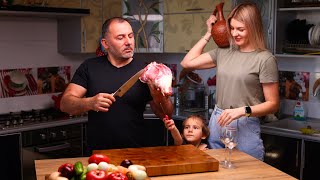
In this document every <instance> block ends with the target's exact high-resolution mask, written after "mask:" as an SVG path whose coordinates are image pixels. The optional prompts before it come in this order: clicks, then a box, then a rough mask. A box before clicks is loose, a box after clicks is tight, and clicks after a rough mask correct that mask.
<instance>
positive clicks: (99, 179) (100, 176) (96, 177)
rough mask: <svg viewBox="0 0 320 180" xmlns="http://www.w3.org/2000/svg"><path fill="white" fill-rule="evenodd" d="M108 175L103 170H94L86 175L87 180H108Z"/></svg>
mask: <svg viewBox="0 0 320 180" xmlns="http://www.w3.org/2000/svg"><path fill="white" fill-rule="evenodd" d="M107 177H109V176H108V175H107V173H106V172H105V171H101V170H97V169H96V170H92V171H89V172H88V173H87V175H86V180H107Z"/></svg>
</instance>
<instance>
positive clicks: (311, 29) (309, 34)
mask: <svg viewBox="0 0 320 180" xmlns="http://www.w3.org/2000/svg"><path fill="white" fill-rule="evenodd" d="M314 27H315V26H312V27H311V28H310V29H309V31H308V40H309V44H312V43H311V35H312V31H313V29H314Z"/></svg>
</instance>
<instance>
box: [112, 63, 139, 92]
mask: <svg viewBox="0 0 320 180" xmlns="http://www.w3.org/2000/svg"><path fill="white" fill-rule="evenodd" d="M143 72H144V69H141V70H140V71H139V72H137V73H136V74H135V75H133V76H132V77H131V78H130V79H129V80H128V81H127V82H125V83H124V84H122V86H121V87H120V88H119V89H118V90H116V92H114V93H113V97H115V96H119V97H122V96H123V95H124V94H125V93H126V92H127V91H128V90H129V89H130V88H131V87H132V86H133V85H134V84H135V83H136V82H137V81H138V79H139V77H140V76H141V74H142V73H143Z"/></svg>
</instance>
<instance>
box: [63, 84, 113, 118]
mask: <svg viewBox="0 0 320 180" xmlns="http://www.w3.org/2000/svg"><path fill="white" fill-rule="evenodd" d="M86 92H87V90H86V89H85V88H83V87H82V86H79V85H77V84H74V83H70V84H69V85H68V86H67V88H66V90H65V92H64V93H63V96H62V98H61V102H60V109H61V111H63V112H66V113H68V114H71V115H79V114H82V113H84V112H87V111H90V110H93V111H97V112H98V111H103V112H107V111H109V107H110V106H111V104H112V103H113V102H114V101H115V98H114V97H113V96H112V95H111V94H107V93H99V94H97V95H95V96H93V97H87V98H86V97H84V95H85V93H86Z"/></svg>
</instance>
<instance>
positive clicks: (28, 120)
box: [0, 108, 69, 130]
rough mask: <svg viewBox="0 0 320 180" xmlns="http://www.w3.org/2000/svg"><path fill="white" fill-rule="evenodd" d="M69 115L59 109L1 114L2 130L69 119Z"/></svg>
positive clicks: (0, 127) (0, 125)
mask: <svg viewBox="0 0 320 180" xmlns="http://www.w3.org/2000/svg"><path fill="white" fill-rule="evenodd" d="M68 118H69V115H68V114H66V113H63V112H61V111H59V110H57V109H54V108H50V109H41V110H35V109H32V110H30V111H21V112H10V113H7V114H0V130H1V129H7V128H10V127H17V126H24V125H30V124H36V123H41V122H47V121H54V120H59V119H68Z"/></svg>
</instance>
